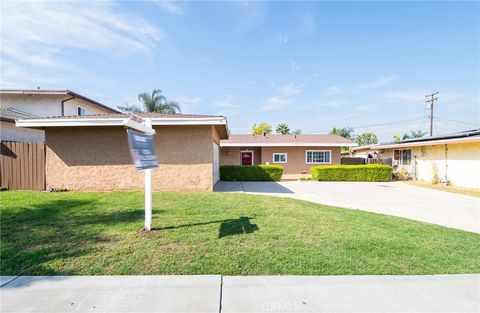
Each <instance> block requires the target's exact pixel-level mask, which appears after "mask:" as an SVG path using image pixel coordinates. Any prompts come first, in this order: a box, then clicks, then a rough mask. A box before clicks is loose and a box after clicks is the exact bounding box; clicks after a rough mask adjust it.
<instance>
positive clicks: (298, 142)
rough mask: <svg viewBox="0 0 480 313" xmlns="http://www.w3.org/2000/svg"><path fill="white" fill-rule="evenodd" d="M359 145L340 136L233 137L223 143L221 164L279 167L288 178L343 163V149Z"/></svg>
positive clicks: (276, 135) (233, 135)
mask: <svg viewBox="0 0 480 313" xmlns="http://www.w3.org/2000/svg"><path fill="white" fill-rule="evenodd" d="M352 146H356V144H355V143H354V142H352V141H350V140H348V139H345V138H344V137H341V136H337V135H324V134H306V135H281V134H266V135H264V136H263V135H257V136H254V135H246V134H232V135H230V136H229V138H228V139H224V140H221V141H220V147H221V155H220V164H221V165H228V164H231V165H254V164H279V165H282V166H283V167H284V171H283V173H284V176H283V178H284V179H289V178H298V177H300V176H301V175H302V174H308V173H310V167H312V166H315V165H322V164H340V150H341V147H352Z"/></svg>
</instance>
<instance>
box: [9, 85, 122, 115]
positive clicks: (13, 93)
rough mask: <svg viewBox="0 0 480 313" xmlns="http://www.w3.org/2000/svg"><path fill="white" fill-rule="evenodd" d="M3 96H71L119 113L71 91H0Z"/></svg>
mask: <svg viewBox="0 0 480 313" xmlns="http://www.w3.org/2000/svg"><path fill="white" fill-rule="evenodd" d="M1 94H5V95H59V96H71V97H74V98H78V99H82V100H84V101H86V102H89V103H90V104H93V105H96V106H99V107H102V108H104V109H107V110H109V111H110V112H113V113H120V111H118V110H116V109H114V108H111V107H109V106H107V105H105V104H102V103H100V102H97V101H95V100H92V99H90V98H87V97H85V96H82V95H81V94H78V93H76V92H73V91H71V90H67V89H66V90H43V89H0V95H1Z"/></svg>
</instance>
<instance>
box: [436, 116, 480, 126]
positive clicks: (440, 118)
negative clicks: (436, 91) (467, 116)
mask: <svg viewBox="0 0 480 313" xmlns="http://www.w3.org/2000/svg"><path fill="white" fill-rule="evenodd" d="M435 118H436V119H439V120H443V121H449V122H455V123H459V124H465V125H472V126H477V127H478V126H480V125H479V124H474V123H468V122H462V121H457V120H451V119H448V118H443V117H438V116H437V117H435Z"/></svg>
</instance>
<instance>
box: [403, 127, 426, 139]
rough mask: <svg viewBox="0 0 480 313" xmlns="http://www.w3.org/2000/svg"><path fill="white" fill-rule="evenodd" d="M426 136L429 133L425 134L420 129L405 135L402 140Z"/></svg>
mask: <svg viewBox="0 0 480 313" xmlns="http://www.w3.org/2000/svg"><path fill="white" fill-rule="evenodd" d="M426 134H427V132H424V131H423V130H420V129H419V130H412V131H410V133H406V134H404V135H403V137H402V139H403V140H406V139H414V138H422V137H423V136H425V135H426Z"/></svg>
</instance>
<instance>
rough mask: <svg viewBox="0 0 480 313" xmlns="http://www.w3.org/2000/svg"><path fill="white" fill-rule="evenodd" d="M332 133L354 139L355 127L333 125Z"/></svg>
mask: <svg viewBox="0 0 480 313" xmlns="http://www.w3.org/2000/svg"><path fill="white" fill-rule="evenodd" d="M330 135H338V136H342V137H344V138H347V139H352V136H353V128H350V127H343V128H336V127H333V128H332V130H331V131H330Z"/></svg>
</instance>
